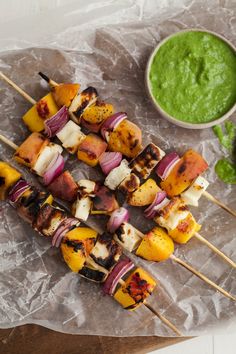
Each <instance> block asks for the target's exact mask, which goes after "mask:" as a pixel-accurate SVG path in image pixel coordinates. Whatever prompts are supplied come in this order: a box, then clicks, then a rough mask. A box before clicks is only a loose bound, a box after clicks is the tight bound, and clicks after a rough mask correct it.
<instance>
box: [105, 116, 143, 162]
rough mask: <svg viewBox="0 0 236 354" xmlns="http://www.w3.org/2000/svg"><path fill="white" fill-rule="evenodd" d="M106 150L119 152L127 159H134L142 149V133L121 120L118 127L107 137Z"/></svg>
mask: <svg viewBox="0 0 236 354" xmlns="http://www.w3.org/2000/svg"><path fill="white" fill-rule="evenodd" d="M108 140H109V142H108V149H109V150H111V151H117V152H121V153H122V154H123V155H125V156H127V157H135V156H136V155H138V153H139V152H140V150H141V149H142V132H141V130H140V128H139V127H138V126H137V125H136V124H134V123H132V122H130V121H129V120H128V119H125V120H123V121H122V122H121V123H120V124H119V125H118V127H117V128H116V129H115V130H114V131H113V132H112V133H110V135H109V139H108Z"/></svg>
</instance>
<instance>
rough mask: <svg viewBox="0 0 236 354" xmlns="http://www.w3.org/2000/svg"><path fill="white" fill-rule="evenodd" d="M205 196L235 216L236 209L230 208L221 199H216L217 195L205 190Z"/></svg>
mask: <svg viewBox="0 0 236 354" xmlns="http://www.w3.org/2000/svg"><path fill="white" fill-rule="evenodd" d="M203 195H204V197H206V198H207V199H208V200H210V201H211V202H213V203H215V204H217V205H218V206H219V207H221V208H222V209H224V210H226V211H227V212H228V213H230V214H231V215H233V216H236V210H233V209H231V208H229V207H228V206H227V205H225V204H224V203H222V202H221V201H220V200H219V199H216V198H215V197H213V195H211V194H210V193H209V192H207V191H204V192H203Z"/></svg>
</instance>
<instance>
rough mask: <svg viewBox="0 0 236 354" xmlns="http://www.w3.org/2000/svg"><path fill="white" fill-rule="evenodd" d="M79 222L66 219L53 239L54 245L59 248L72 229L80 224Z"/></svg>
mask: <svg viewBox="0 0 236 354" xmlns="http://www.w3.org/2000/svg"><path fill="white" fill-rule="evenodd" d="M78 223H79V220H78V219H74V218H67V219H65V220H64V221H63V222H62V223H61V224H60V225H59V227H58V228H57V230H56V232H55V233H54V235H53V238H52V245H53V246H55V247H59V246H60V244H61V241H62V239H63V237H64V236H65V235H66V234H67V232H69V231H70V229H71V227H72V226H74V225H76V224H78Z"/></svg>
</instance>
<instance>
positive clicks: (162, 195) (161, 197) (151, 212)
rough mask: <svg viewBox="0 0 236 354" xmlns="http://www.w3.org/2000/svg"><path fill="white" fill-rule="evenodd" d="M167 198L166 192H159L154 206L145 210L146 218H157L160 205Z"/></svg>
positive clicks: (151, 205)
mask: <svg viewBox="0 0 236 354" xmlns="http://www.w3.org/2000/svg"><path fill="white" fill-rule="evenodd" d="M165 198H166V192H157V194H156V196H155V199H154V200H153V202H152V204H150V205H149V207H148V208H147V209H145V210H144V214H145V216H146V218H148V219H153V218H154V217H155V216H156V212H157V210H158V207H157V206H158V205H159V204H161V202H162V201H163V200H164V199H165Z"/></svg>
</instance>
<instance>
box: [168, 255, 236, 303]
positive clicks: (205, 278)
mask: <svg viewBox="0 0 236 354" xmlns="http://www.w3.org/2000/svg"><path fill="white" fill-rule="evenodd" d="M170 258H171V259H172V260H173V261H174V262H176V263H178V264H180V265H181V266H183V267H184V268H186V269H188V270H190V272H192V273H193V274H195V275H196V276H197V277H199V278H200V279H202V280H203V281H205V282H206V283H207V284H209V285H211V286H212V287H213V288H214V289H216V290H217V291H219V292H220V293H221V294H223V295H224V296H226V297H228V298H229V299H231V300H233V301H236V298H235V297H234V296H233V295H231V294H230V293H228V292H227V291H226V290H224V289H223V288H221V287H220V286H219V285H217V284H215V283H214V282H213V281H212V280H210V279H209V278H207V277H206V276H205V275H203V274H202V273H200V272H198V271H197V270H196V269H195V268H193V267H192V266H190V265H189V264H188V263H186V262H184V261H182V259H180V258H178V257H175V256H174V255H173V254H172V255H171V256H170Z"/></svg>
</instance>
